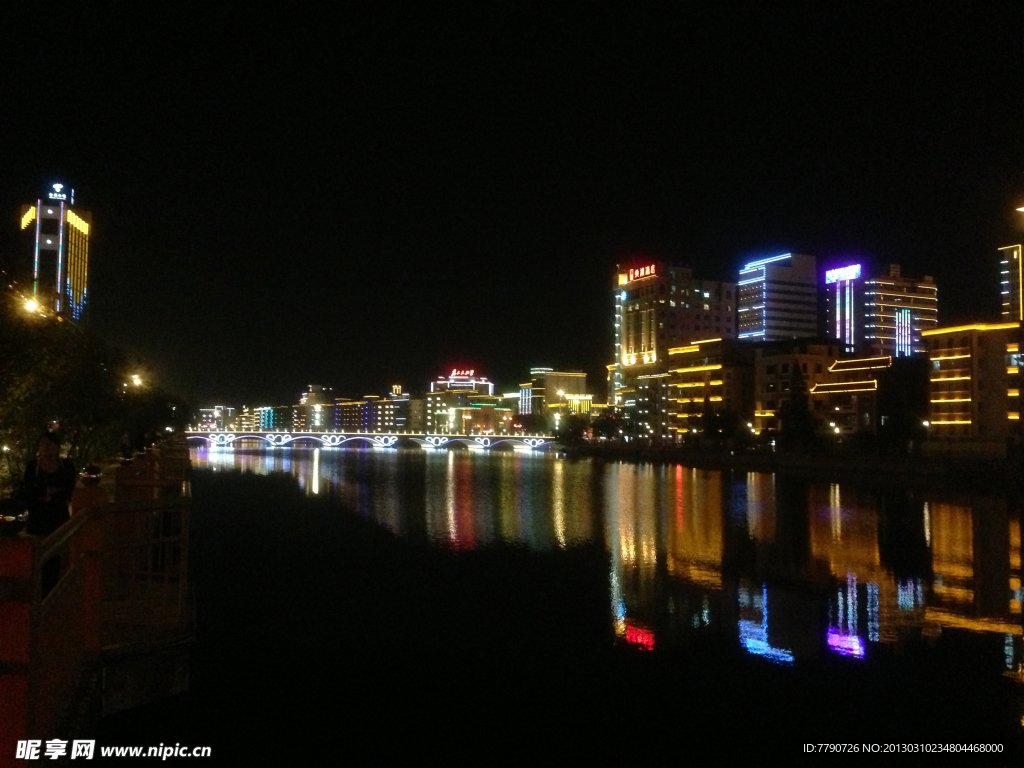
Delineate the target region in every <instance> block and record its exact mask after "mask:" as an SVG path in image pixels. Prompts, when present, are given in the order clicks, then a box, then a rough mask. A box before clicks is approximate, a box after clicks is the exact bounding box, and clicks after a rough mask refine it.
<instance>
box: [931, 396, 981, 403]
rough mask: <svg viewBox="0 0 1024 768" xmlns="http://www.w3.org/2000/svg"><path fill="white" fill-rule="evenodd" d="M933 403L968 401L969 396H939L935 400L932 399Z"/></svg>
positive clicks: (969, 399) (969, 400)
mask: <svg viewBox="0 0 1024 768" xmlns="http://www.w3.org/2000/svg"><path fill="white" fill-rule="evenodd" d="M930 402H933V403H969V402H971V398H969V397H940V398H938V399H936V400H932V401H930Z"/></svg>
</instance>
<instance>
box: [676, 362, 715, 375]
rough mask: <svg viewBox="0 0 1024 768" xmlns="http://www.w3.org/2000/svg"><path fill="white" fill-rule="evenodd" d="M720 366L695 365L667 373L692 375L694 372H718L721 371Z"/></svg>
mask: <svg viewBox="0 0 1024 768" xmlns="http://www.w3.org/2000/svg"><path fill="white" fill-rule="evenodd" d="M721 368H722V364H721V363H717V364H715V365H695V366H692V367H690V368H676V369H675V370H672V371H669V373H693V372H696V371H718V370H721Z"/></svg>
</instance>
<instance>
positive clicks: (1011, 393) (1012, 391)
mask: <svg viewBox="0 0 1024 768" xmlns="http://www.w3.org/2000/svg"><path fill="white" fill-rule="evenodd" d="M1006 396H1007V397H1020V390H1019V389H1008V390H1006Z"/></svg>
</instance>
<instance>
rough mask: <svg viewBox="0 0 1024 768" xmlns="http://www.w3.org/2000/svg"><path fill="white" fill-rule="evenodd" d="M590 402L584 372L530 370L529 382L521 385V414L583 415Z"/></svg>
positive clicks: (587, 410) (549, 369)
mask: <svg viewBox="0 0 1024 768" xmlns="http://www.w3.org/2000/svg"><path fill="white" fill-rule="evenodd" d="M590 399H591V395H589V394H587V374H585V373H584V372H583V371H556V370H554V369H553V368H531V369H530V380H529V381H527V382H523V383H522V384H520V385H519V407H518V411H519V414H520V415H528V414H533V413H538V414H539V413H545V412H546V411H547V410H551V409H560V410H569V411H571V412H573V413H583V412H589V411H590V408H589V403H590ZM584 402H585V403H586V406H587V407H586V409H585V411H584V407H583V403H584Z"/></svg>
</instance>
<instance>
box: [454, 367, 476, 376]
mask: <svg viewBox="0 0 1024 768" xmlns="http://www.w3.org/2000/svg"><path fill="white" fill-rule="evenodd" d="M472 375H473V369H472V368H452V376H451V377H452V378H453V379H454V378H455V377H456V376H472Z"/></svg>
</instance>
